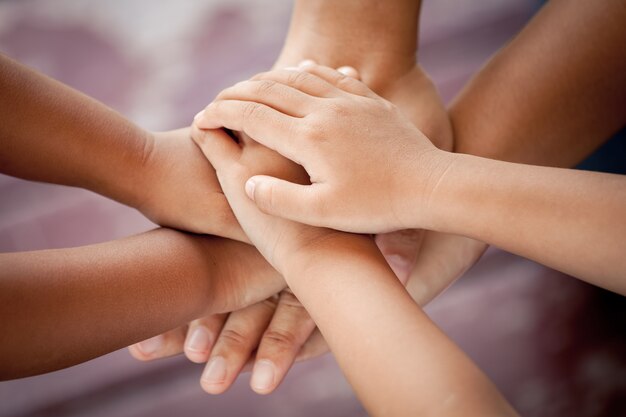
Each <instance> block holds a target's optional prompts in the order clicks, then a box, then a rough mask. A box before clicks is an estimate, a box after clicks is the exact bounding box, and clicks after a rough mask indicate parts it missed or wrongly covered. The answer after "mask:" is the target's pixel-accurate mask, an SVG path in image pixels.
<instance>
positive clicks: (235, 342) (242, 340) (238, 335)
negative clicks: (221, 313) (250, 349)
mask: <svg viewBox="0 0 626 417" xmlns="http://www.w3.org/2000/svg"><path fill="white" fill-rule="evenodd" d="M247 340H248V338H247V337H246V336H245V335H244V333H243V332H242V331H240V330H238V329H233V328H229V329H223V330H222V333H220V341H221V342H222V343H225V344H226V345H228V346H229V348H231V349H232V348H233V347H243V346H245V345H246V342H247Z"/></svg>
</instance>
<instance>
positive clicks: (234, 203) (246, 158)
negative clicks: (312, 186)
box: [192, 126, 341, 275]
mask: <svg viewBox="0 0 626 417" xmlns="http://www.w3.org/2000/svg"><path fill="white" fill-rule="evenodd" d="M237 135H238V142H239V143H237V142H236V141H235V139H233V138H231V137H230V136H229V135H228V134H226V133H225V132H224V131H223V130H221V129H219V130H200V129H197V128H195V126H194V127H192V137H193V139H194V141H195V142H196V143H197V144H198V146H199V147H200V148H201V149H202V152H204V154H205V156H206V157H207V158H208V159H209V162H210V163H211V164H212V165H213V166H214V167H215V170H216V174H217V178H218V180H219V182H220V184H221V186H222V190H223V191H224V195H225V196H226V198H227V199H228V202H229V203H230V206H231V208H232V209H233V212H234V213H235V216H236V217H237V220H238V221H239V223H240V224H241V226H242V228H243V230H244V232H245V233H246V235H247V236H248V238H249V239H250V241H251V242H252V243H253V244H254V245H255V246H256V247H257V249H258V250H259V252H261V254H262V255H263V256H264V257H265V259H267V260H268V261H269V263H270V264H272V266H274V268H276V269H277V270H278V271H279V272H280V273H281V274H283V275H284V274H285V270H286V269H288V268H289V266H290V265H294V264H295V265H296V267H299V266H300V265H298V259H299V257H298V254H299V252H300V249H301V248H304V247H307V248H309V246H310V245H314V244H315V242H317V241H318V240H320V239H321V240H324V239H327V238H330V237H331V236H333V235H338V234H341V233H339V232H336V231H334V230H329V229H321V228H316V227H311V226H306V225H304V224H300V223H295V222H292V221H287V220H284V219H281V218H278V217H274V216H270V215H267V214H265V213H262V212H261V211H259V210H258V208H257V207H256V206H255V204H254V203H253V202H252V201H251V200H250V199H249V198H248V197H247V196H246V194H245V192H244V184H245V182H246V180H247V179H248V178H250V177H251V176H253V175H258V174H263V175H270V176H275V177H279V178H285V179H287V180H289V181H292V182H293V183H296V184H307V183H308V175H307V174H306V172H305V171H304V170H303V169H302V167H300V166H298V165H296V164H295V163H293V162H291V161H289V160H288V159H286V158H284V157H282V156H281V155H279V154H278V153H276V152H275V151H272V150H271V149H268V148H266V147H265V146H263V145H261V144H259V143H257V142H255V141H253V140H252V139H250V138H249V137H248V136H247V135H245V134H237Z"/></svg>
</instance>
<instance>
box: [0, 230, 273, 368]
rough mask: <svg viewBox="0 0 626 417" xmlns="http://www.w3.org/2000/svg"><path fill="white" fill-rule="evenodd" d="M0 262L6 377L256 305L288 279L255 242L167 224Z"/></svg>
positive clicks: (76, 359)
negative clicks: (199, 233) (115, 238)
mask: <svg viewBox="0 0 626 417" xmlns="http://www.w3.org/2000/svg"><path fill="white" fill-rule="evenodd" d="M0 264H2V269H1V271H0V316H1V317H2V331H1V332H0V334H1V335H2V336H0V338H1V340H0V356H1V357H2V358H3V360H2V361H0V378H1V379H12V378H21V377H25V376H30V375H36V374H40V373H43V372H50V371H53V370H57V369H61V368H64V367H67V366H71V365H75V364H77V363H80V362H84V361H86V360H89V359H92V358H95V357H97V356H100V355H104V354H105V353H109V352H112V351H114V350H116V349H119V348H122V347H124V346H127V345H128V344H130V343H134V342H136V341H137V340H141V339H142V338H145V337H146V336H148V335H151V334H156V333H158V332H162V331H164V330H166V329H170V328H173V327H176V326H180V325H181V324H182V323H185V322H187V321H189V320H191V319H193V318H194V317H199V316H202V315H206V314H209V313H212V314H214V313H222V312H226V311H232V310H236V309H241V308H244V307H247V306H250V305H252V306H253V307H254V305H258V304H256V303H259V302H261V301H262V300H263V299H265V298H267V297H269V296H271V295H272V294H275V293H276V292H277V291H279V290H280V289H281V288H282V287H283V286H284V285H285V284H284V281H283V279H282V278H281V276H280V275H279V274H278V273H277V272H276V271H275V270H274V269H273V268H271V267H270V266H269V265H268V264H267V263H266V262H265V261H264V260H263V258H262V257H261V256H260V255H259V254H258V252H257V251H256V250H255V249H254V248H253V247H251V246H249V245H246V244H243V243H239V242H236V241H232V240H227V239H220V238H215V237H201V236H197V235H192V234H185V233H180V232H177V231H174V230H170V229H157V230H153V231H150V232H146V233H143V234H140V235H136V236H132V237H128V238H125V239H121V240H118V241H112V242H106V243H101V244H97V245H91V246H84V247H79V248H72V249H60V250H45V251H37V252H23V253H10V254H1V255H0ZM25 329H27V331H26V330H25ZM44 340H45V343H42V341H44ZM42 349H43V350H45V352H46V354H45V355H43V354H42Z"/></svg>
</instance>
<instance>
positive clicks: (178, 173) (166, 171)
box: [136, 128, 248, 242]
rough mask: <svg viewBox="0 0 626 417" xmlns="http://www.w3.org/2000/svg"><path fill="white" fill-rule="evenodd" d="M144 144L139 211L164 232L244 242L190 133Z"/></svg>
mask: <svg viewBox="0 0 626 417" xmlns="http://www.w3.org/2000/svg"><path fill="white" fill-rule="evenodd" d="M148 143H149V144H150V146H149V148H148V150H147V151H146V157H145V163H144V168H145V169H144V172H145V174H144V177H145V179H144V184H146V185H144V186H143V187H142V190H140V191H139V192H140V193H141V194H142V195H141V196H140V198H139V199H138V200H139V203H138V204H137V207H136V208H137V209H138V210H140V211H141V212H142V213H143V214H144V215H145V216H146V217H148V218H149V219H150V220H152V221H154V222H155V223H157V224H159V225H162V226H168V227H173V228H177V229H181V230H186V231H190V232H194V233H206V234H214V235H218V236H223V237H227V238H231V239H236V240H240V241H245V242H247V241H248V240H247V237H246V235H245V234H244V233H243V231H242V230H241V227H240V226H239V223H237V220H236V219H235V216H234V215H233V212H232V210H231V209H230V206H229V204H228V202H227V201H226V198H225V197H224V194H223V193H222V189H221V187H220V184H219V182H218V181H217V178H216V177H215V170H214V169H213V167H212V166H211V165H210V164H208V163H207V160H206V158H204V156H203V155H202V152H200V150H198V147H197V146H195V144H194V143H193V141H192V140H191V137H190V134H189V129H188V128H187V129H180V130H175V131H169V132H159V133H154V134H153V135H152V136H151V137H149V138H148Z"/></svg>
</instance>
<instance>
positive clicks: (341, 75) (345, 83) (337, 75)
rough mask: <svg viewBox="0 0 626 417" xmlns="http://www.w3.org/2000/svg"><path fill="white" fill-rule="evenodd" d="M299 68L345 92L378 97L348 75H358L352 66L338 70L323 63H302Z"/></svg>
mask: <svg viewBox="0 0 626 417" xmlns="http://www.w3.org/2000/svg"><path fill="white" fill-rule="evenodd" d="M300 69H301V70H302V71H306V72H308V73H309V74H313V75H316V76H318V77H319V78H321V79H323V80H324V81H326V82H328V83H329V84H332V85H334V86H335V87H337V88H338V89H340V90H343V91H345V92H348V93H351V94H356V95H358V96H363V97H372V98H373V97H378V96H377V95H376V93H374V92H373V91H372V90H370V89H369V87H368V86H366V85H365V84H364V83H362V82H361V81H359V80H358V79H357V78H356V77H352V76H349V75H348V74H356V75H357V76H358V75H359V74H358V72H357V70H356V69H354V68H352V67H341V68H340V69H341V71H339V70H336V69H333V68H330V67H325V66H323V65H303V66H300Z"/></svg>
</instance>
